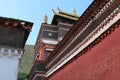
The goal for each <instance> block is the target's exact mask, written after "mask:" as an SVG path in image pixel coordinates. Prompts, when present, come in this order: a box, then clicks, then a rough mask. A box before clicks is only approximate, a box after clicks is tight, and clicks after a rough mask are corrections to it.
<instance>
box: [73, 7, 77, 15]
mask: <svg viewBox="0 0 120 80" xmlns="http://www.w3.org/2000/svg"><path fill="white" fill-rule="evenodd" d="M73 12H74V13H73V15H74V16H77V13H76V9H75V8H74V11H73Z"/></svg>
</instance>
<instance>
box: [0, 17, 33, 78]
mask: <svg viewBox="0 0 120 80" xmlns="http://www.w3.org/2000/svg"><path fill="white" fill-rule="evenodd" d="M32 25H33V23H31V22H27V21H23V20H18V19H12V18H6V17H0V71H1V73H0V80H17V73H18V65H19V62H20V59H21V58H22V55H23V52H24V46H25V43H26V40H27V38H28V36H29V33H30V31H31V28H32Z"/></svg>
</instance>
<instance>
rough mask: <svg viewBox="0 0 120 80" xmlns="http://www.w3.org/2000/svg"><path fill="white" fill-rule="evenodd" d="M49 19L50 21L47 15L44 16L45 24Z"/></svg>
mask: <svg viewBox="0 0 120 80" xmlns="http://www.w3.org/2000/svg"><path fill="white" fill-rule="evenodd" d="M47 19H48V17H47V15H45V16H44V23H47Z"/></svg>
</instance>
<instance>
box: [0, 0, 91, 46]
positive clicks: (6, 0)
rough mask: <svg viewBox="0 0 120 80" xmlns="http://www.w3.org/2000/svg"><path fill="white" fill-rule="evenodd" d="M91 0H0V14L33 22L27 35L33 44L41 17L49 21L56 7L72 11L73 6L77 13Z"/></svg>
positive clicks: (28, 41) (41, 20)
mask: <svg viewBox="0 0 120 80" xmlns="http://www.w3.org/2000/svg"><path fill="white" fill-rule="evenodd" d="M92 1H93V0H0V16H3V17H9V18H15V19H20V20H26V21H30V22H33V23H34V25H33V28H32V32H31V33H30V35H29V38H28V40H27V44H32V45H34V44H35V42H36V38H37V35H38V32H39V29H40V26H41V23H42V22H43V17H44V16H45V15H48V23H49V24H50V23H51V20H52V18H53V15H54V13H53V12H52V9H54V10H55V11H56V12H57V11H58V10H57V7H59V8H60V9H61V10H63V11H65V12H68V13H73V10H74V8H76V10H77V14H78V15H82V13H83V12H84V11H85V10H86V9H87V7H88V6H89V5H90V4H91V3H92Z"/></svg>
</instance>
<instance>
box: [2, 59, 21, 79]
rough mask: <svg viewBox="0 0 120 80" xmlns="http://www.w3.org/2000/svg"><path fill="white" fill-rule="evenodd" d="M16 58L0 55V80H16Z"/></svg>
mask: <svg viewBox="0 0 120 80" xmlns="http://www.w3.org/2000/svg"><path fill="white" fill-rule="evenodd" d="M18 63H19V60H18V59H17V58H8V57H0V80H17V72H18Z"/></svg>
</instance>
